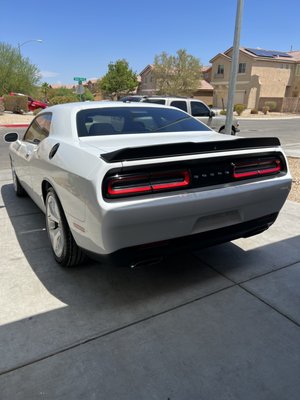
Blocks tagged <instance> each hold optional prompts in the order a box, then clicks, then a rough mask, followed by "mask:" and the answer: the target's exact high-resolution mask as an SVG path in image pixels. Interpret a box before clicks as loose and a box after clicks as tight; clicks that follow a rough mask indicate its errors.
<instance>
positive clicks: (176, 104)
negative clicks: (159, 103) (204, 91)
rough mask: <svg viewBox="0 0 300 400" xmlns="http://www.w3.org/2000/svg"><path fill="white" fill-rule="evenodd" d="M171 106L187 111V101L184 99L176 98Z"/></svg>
mask: <svg viewBox="0 0 300 400" xmlns="http://www.w3.org/2000/svg"><path fill="white" fill-rule="evenodd" d="M170 106H173V107H177V108H179V109H180V110H182V111H187V105H186V101H184V100H174V101H172V102H171V104H170Z"/></svg>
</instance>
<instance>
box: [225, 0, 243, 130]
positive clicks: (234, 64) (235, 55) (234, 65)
mask: <svg viewBox="0 0 300 400" xmlns="http://www.w3.org/2000/svg"><path fill="white" fill-rule="evenodd" d="M243 6H244V0H237V11H236V19H235V31H234V42H233V51H232V58H231V71H230V80H229V88H228V100H227V112H226V124H225V133H226V134H227V135H230V134H231V129H232V128H231V127H232V119H233V106H234V104H233V102H234V93H235V85H236V77H237V71H238V64H239V52H240V35H241V24H242V14H243Z"/></svg>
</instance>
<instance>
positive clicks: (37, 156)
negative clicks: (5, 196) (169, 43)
mask: <svg viewBox="0 0 300 400" xmlns="http://www.w3.org/2000/svg"><path fill="white" fill-rule="evenodd" d="M51 120H52V113H50V112H48V113H43V114H41V115H39V116H38V117H37V118H36V119H35V124H34V126H33V129H32V131H31V133H32V137H31V140H32V141H33V147H32V149H31V152H30V155H29V160H30V161H29V172H30V176H31V189H32V196H31V197H32V198H33V200H34V201H35V202H36V203H37V204H38V205H41V193H42V191H41V187H42V185H41V182H42V180H43V178H44V168H45V167H44V164H45V163H44V159H45V151H46V153H47V158H48V152H47V150H46V149H45V146H44V140H45V139H46V138H47V137H48V136H49V132H50V126H51ZM46 147H47V146H46Z"/></svg>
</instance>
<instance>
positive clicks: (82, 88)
mask: <svg viewBox="0 0 300 400" xmlns="http://www.w3.org/2000/svg"><path fill="white" fill-rule="evenodd" d="M73 79H74V81H77V82H78V86H77V87H76V93H77V94H79V96H80V101H81V100H82V97H81V96H82V95H83V93H84V87H83V86H82V82H84V81H86V78H80V77H79V76H75V77H74V78H73Z"/></svg>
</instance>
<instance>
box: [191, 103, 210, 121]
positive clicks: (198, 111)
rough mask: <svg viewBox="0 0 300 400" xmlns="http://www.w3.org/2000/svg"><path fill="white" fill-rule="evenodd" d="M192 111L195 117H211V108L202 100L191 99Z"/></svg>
mask: <svg viewBox="0 0 300 400" xmlns="http://www.w3.org/2000/svg"><path fill="white" fill-rule="evenodd" d="M191 111H192V116H193V117H209V116H210V110H209V108H208V107H207V106H206V105H205V104H203V103H201V102H200V101H191Z"/></svg>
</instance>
